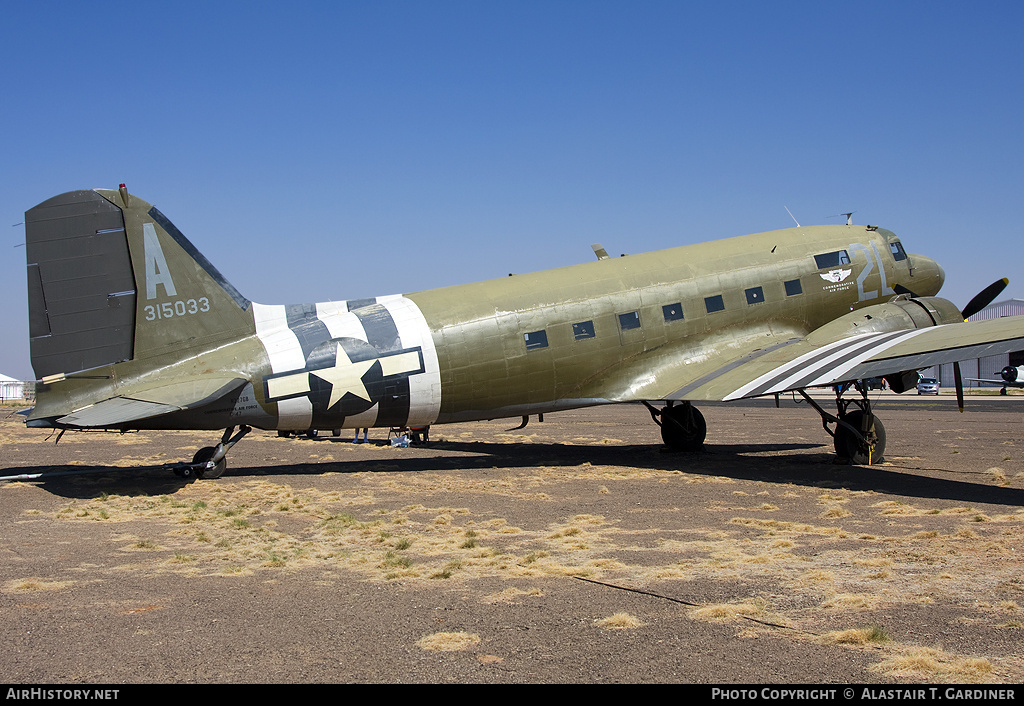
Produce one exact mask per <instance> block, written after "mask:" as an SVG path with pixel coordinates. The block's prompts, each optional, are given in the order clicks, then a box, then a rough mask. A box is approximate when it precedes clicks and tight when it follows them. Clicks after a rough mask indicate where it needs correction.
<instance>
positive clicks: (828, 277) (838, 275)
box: [820, 269, 853, 284]
mask: <svg viewBox="0 0 1024 706" xmlns="http://www.w3.org/2000/svg"><path fill="white" fill-rule="evenodd" d="M851 272H853V270H852V269H851V270H829V271H828V272H826V273H825V274H822V275H820V277H821V278H822V279H823V280H825V281H826V282H832V283H833V284H838V283H839V282H842V281H843V280H844V279H846V278H847V277H849V276H850V273H851Z"/></svg>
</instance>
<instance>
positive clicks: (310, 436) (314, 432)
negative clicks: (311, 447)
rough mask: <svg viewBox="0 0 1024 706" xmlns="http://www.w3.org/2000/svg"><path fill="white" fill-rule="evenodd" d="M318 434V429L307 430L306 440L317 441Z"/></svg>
mask: <svg viewBox="0 0 1024 706" xmlns="http://www.w3.org/2000/svg"><path fill="white" fill-rule="evenodd" d="M318 433H319V432H318V431H317V430H316V429H307V430H306V438H307V439H315V438H316V436H317V434H318Z"/></svg>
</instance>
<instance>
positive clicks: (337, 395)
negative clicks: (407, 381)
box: [309, 345, 377, 409]
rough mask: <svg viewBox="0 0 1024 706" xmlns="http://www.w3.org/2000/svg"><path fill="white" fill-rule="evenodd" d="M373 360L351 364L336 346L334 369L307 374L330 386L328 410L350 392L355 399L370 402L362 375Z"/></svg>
mask: <svg viewBox="0 0 1024 706" xmlns="http://www.w3.org/2000/svg"><path fill="white" fill-rule="evenodd" d="M375 362H377V361H376V359H375V358H371V359H370V360H364V361H362V362H359V363H353V362H352V361H351V360H350V359H349V357H348V354H347V353H345V349H344V348H342V347H341V346H340V345H338V346H337V349H336V352H335V358H334V367H331V368H322V369H320V370H310V371H309V372H310V373H311V374H313V375H315V376H317V377H318V378H320V379H321V380H323V381H324V382H326V383H328V384H330V386H331V401H330V402H328V403H327V407H328V409H329V408H331V407H333V406H334V405H336V404H337V403H338V402H339V401H340V400H341V398H342V397H344V396H345V394H346V393H348V392H351V393H352V394H353V395H355V396H356V397H359V398H361V399H364V400H366V401H367V402H369V401H370V393H369V392H367V391H366V385H364V384H363V375H365V374H366V371H367V370H369V369H370V368H371V367H372V366H373V364H374V363H375Z"/></svg>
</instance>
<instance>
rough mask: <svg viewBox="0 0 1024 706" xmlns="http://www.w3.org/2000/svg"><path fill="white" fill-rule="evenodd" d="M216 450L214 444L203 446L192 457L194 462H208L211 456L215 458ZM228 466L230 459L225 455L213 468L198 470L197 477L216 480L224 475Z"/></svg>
mask: <svg viewBox="0 0 1024 706" xmlns="http://www.w3.org/2000/svg"><path fill="white" fill-rule="evenodd" d="M216 451H217V449H215V448H214V447H212V446H204V447H203V448H201V449H199V450H198V451H196V455H195V456H193V457H192V463H206V462H207V461H209V460H210V459H211V458H213V454H214V453H216ZM227 468H228V459H227V456H225V457H224V458H222V459H221V460H219V461H217V463H216V464H214V466H213V468H208V469H205V470H198V471H196V477H197V478H204V479H207V480H214V479H217V478H220V477H221V476H222V475H224V471H226V470H227Z"/></svg>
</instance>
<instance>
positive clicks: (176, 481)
mask: <svg viewBox="0 0 1024 706" xmlns="http://www.w3.org/2000/svg"><path fill="white" fill-rule="evenodd" d="M371 443H373V442H371ZM425 448H427V449H429V450H430V451H432V452H441V453H435V454H432V455H429V456H424V455H420V454H417V455H415V456H414V455H408V456H401V455H400V454H395V455H391V456H388V457H386V458H380V459H372V460H368V459H357V460H351V461H325V462H319V463H299V464H292V465H276V466H254V467H248V468H247V467H244V466H242V467H232V466H230V465H229V466H228V470H227V473H225V475H224V478H225V479H226V480H231V479H237V478H246V477H249V478H254V477H262V476H309V475H321V474H324V473H328V472H330V473H363V472H367V471H370V472H374V473H417V472H458V471H459V470H467V471H473V470H485V469H493V468H499V469H505V470H512V469H517V468H535V467H537V466H546V467H562V468H569V467H574V466H581V465H583V464H587V463H589V464H591V465H593V466H618V467H623V468H641V469H645V470H663V471H683V472H686V473H692V474H696V475H705V476H722V477H726V478H733V479H736V480H750V481H762V482H768V483H791V484H794V485H801V486H806V487H816V488H822V487H827V488H834V489H840V488H841V489H847V490H871V491H875V492H880V493H889V494H894V495H902V496H907V497H919V498H929V499H946V500H950V501H955V502H962V503H985V504H994V505H1009V506H1018V507H1020V506H1024V490H1020V489H1015V488H1003V487H998V486H992V485H985V484H981V483H974V482H971V481H961V480H950V479H940V478H928V477H925V476H920V475H910V474H908V473H906V472H904V471H902V470H901V469H889V468H884V467H879V466H848V465H842V464H836V463H835V456H834V454H833V451H832V448H831V446H825V445H821V444H808V443H774V444H743V445H730V444H720V445H719V444H706V445H705V449H704V451H703V452H699V453H666V452H664V450H663V449H662V448H661V447H658V446H655V445H648V444H640V445H627V446H598V445H594V446H583V445H579V446H577V445H569V444H557V443H555V444H543V443H529V444H507V443H489V442H480V441H473V442H460V441H437V442H432V443H431V444H429V445H428V446H427V447H425ZM809 449H820V453H797V454H787V453H786V452H789V451H807V450H809ZM445 452H449V453H445ZM766 453H768V454H778V455H769V456H762V455H756V454H766ZM455 454H457V455H455ZM12 470H13V469H12ZM17 471H19V472H21V473H26V474H30V473H46V474H47V477H45V478H41V479H38V480H35V481H32V482H34V483H36V484H38V485H39V486H40V487H42V488H44V489H46V490H47V491H48V492H51V493H53V494H54V495H58V496H61V497H66V498H76V499H88V498H92V497H96V496H98V495H100V494H101V493H112V494H113V493H116V494H119V495H154V494H171V493H174V492H176V491H177V490H178V489H180V488H181V487H183V486H185V485H188V484H189V483H190V482H191V481H187V480H184V479H181V478H179V477H177V476H175V475H174V474H173V473H172V472H171V471H170V470H169V469H168V468H167V467H166V466H139V467H134V468H125V467H121V466H93V467H91V468H89V469H83V468H82V467H81V466H38V467H25V468H19V469H17ZM83 471H85V472H83ZM213 482H216V481H213Z"/></svg>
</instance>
